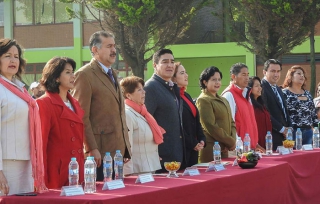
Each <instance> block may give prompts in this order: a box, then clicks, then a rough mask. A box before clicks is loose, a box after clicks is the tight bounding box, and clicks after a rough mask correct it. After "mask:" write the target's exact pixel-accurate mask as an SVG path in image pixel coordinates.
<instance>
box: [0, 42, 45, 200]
mask: <svg viewBox="0 0 320 204" xmlns="http://www.w3.org/2000/svg"><path fill="white" fill-rule="evenodd" d="M24 67H25V60H24V59H23V58H22V49H21V47H20V45H19V44H18V43H17V42H16V41H15V40H12V39H0V107H1V109H0V191H1V192H0V196H2V195H12V194H17V193H28V192H33V191H34V189H35V188H36V190H37V191H38V192H40V191H42V190H46V187H45V185H44V177H43V176H44V169H43V158H42V155H43V154H42V146H41V145H42V137H41V124H40V117H39V110H38V107H37V105H36V102H35V100H34V99H33V98H31V96H30V95H29V94H28V92H27V90H26V89H25V88H24V84H23V83H22V82H21V73H22V71H23V69H24Z"/></svg>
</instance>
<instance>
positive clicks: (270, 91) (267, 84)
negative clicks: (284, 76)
mask: <svg viewBox="0 0 320 204" xmlns="http://www.w3.org/2000/svg"><path fill="white" fill-rule="evenodd" d="M262 80H263V81H264V83H265V84H266V86H265V87H266V90H264V91H268V92H269V94H268V95H269V96H270V95H272V97H273V99H274V100H275V101H276V103H277V105H278V106H279V108H280V109H281V110H282V106H281V104H280V101H279V99H278V98H277V96H276V94H275V93H274V91H273V89H272V88H271V86H270V84H269V82H267V81H266V80H265V79H262ZM277 88H278V87H277ZM277 90H278V89H277ZM278 92H279V91H278ZM279 94H280V93H279ZM280 96H281V95H280Z"/></svg>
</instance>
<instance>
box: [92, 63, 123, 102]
mask: <svg viewBox="0 0 320 204" xmlns="http://www.w3.org/2000/svg"><path fill="white" fill-rule="evenodd" d="M91 68H92V70H93V73H94V74H95V75H96V76H97V78H98V79H99V80H100V81H101V82H102V83H103V84H104V85H105V86H106V87H107V88H108V89H109V90H110V92H111V93H112V94H113V95H114V97H115V98H116V99H117V101H118V102H120V99H119V84H118V82H117V81H116V84H117V86H118V88H117V90H116V88H115V87H114V84H113V81H112V79H110V77H109V76H108V75H107V73H105V72H104V71H103V69H102V67H101V66H100V65H99V63H98V62H96V61H95V59H92V60H91ZM112 73H113V76H114V79H115V80H116V79H117V78H116V77H115V73H114V72H113V70H112Z"/></svg>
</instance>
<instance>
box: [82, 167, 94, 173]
mask: <svg viewBox="0 0 320 204" xmlns="http://www.w3.org/2000/svg"><path fill="white" fill-rule="evenodd" d="M84 173H85V174H94V168H85V169H84Z"/></svg>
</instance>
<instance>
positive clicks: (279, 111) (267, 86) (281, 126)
mask: <svg viewBox="0 0 320 204" xmlns="http://www.w3.org/2000/svg"><path fill="white" fill-rule="evenodd" d="M281 66H282V64H281V63H280V62H279V61H278V60H275V59H269V60H267V61H266V62H265V63H264V68H263V75H264V78H263V79H262V80H261V86H262V89H263V91H262V99H263V101H264V103H265V105H266V108H267V109H268V111H269V113H270V117H271V123H272V137H273V150H276V149H277V147H278V146H282V141H283V140H285V138H286V135H287V131H288V128H289V127H290V126H291V122H290V117H289V115H288V111H287V104H286V100H285V98H284V96H283V93H282V91H281V89H280V88H279V87H278V86H277V82H278V81H279V79H280V74H281V70H282V67H281Z"/></svg>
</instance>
